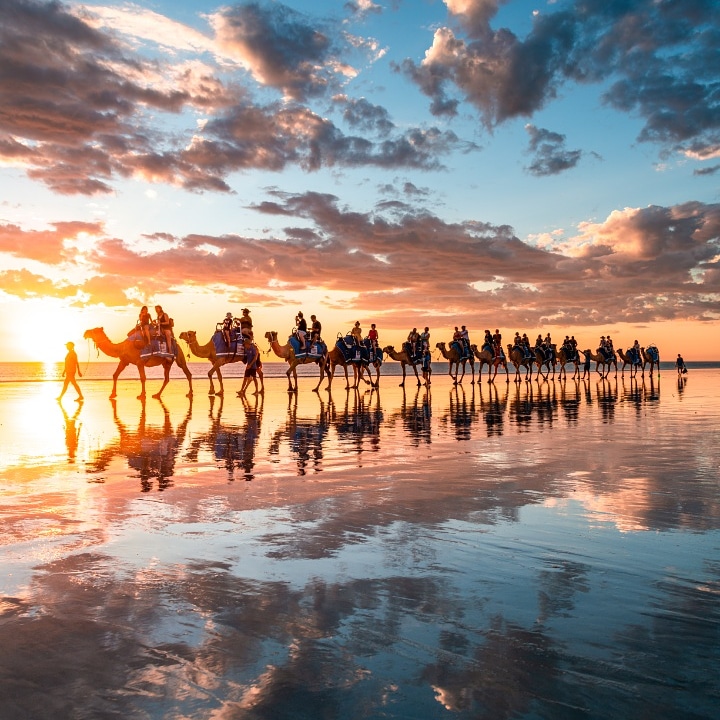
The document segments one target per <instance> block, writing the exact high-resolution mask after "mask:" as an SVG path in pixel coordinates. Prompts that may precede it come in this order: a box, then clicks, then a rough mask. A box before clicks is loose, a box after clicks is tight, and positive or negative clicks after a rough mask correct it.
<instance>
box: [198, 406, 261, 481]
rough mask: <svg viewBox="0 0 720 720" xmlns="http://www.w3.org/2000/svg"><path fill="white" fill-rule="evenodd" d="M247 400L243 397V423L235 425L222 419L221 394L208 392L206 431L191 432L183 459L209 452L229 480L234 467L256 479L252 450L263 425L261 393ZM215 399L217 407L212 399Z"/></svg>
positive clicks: (234, 472) (248, 478) (255, 446)
mask: <svg viewBox="0 0 720 720" xmlns="http://www.w3.org/2000/svg"><path fill="white" fill-rule="evenodd" d="M253 398H254V399H253V400H252V401H251V400H249V399H248V398H247V397H245V396H243V397H242V398H241V399H242V404H243V410H244V412H245V424H244V425H242V426H241V425H237V424H233V423H229V422H223V420H222V415H223V405H224V396H222V395H211V396H210V409H209V411H208V418H209V420H210V425H209V429H208V431H207V432H205V433H193V437H192V440H191V441H190V443H189V446H188V450H187V453H186V454H185V459H187V460H188V461H190V462H197V460H198V456H199V454H200V451H201V450H205V451H206V452H210V453H212V456H213V458H214V460H215V461H216V462H217V463H222V466H223V467H224V468H225V470H226V471H227V479H228V482H233V481H234V480H235V475H236V470H238V469H239V470H241V471H242V473H243V477H244V478H245V480H246V481H251V480H253V479H254V478H255V474H254V468H255V451H256V449H257V443H258V440H259V438H260V431H261V427H262V416H263V404H264V400H265V398H264V396H263V395H258V396H253ZM216 400H217V402H218V407H217V410H216V409H215V402H216Z"/></svg>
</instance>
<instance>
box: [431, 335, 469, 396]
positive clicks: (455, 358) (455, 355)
mask: <svg viewBox="0 0 720 720" xmlns="http://www.w3.org/2000/svg"><path fill="white" fill-rule="evenodd" d="M435 347H436V348H437V349H438V350H439V351H440V352H441V353H442V356H443V357H444V358H445V359H446V360H447V361H448V375H449V376H450V377H451V378H452V380H453V385H457V384H458V383H461V382H462V381H463V378H464V377H465V365H466V364H467V363H470V369H471V370H472V382H471V383H470V384H471V385H474V384H475V356H474V355H471V356H470V357H469V358H461V357H460V353H459V352H458V351H457V350H456V349H455V348H454V347H453V346H452V345H451V346H450V349H449V350H448V349H447V348H446V347H445V343H444V342H439V343H437V345H435ZM460 363H462V375H461V376H460V379H459V380H458V372H459V371H460ZM453 365H454V366H455V375H453V372H452V370H453Z"/></svg>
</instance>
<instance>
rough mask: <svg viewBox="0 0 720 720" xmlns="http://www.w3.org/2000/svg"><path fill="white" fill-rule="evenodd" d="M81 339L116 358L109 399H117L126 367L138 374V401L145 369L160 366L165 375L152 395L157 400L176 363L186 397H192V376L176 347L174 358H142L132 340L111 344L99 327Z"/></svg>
mask: <svg viewBox="0 0 720 720" xmlns="http://www.w3.org/2000/svg"><path fill="white" fill-rule="evenodd" d="M83 337H85V338H90V340H92V341H93V342H94V343H95V347H96V348H97V349H98V350H100V351H101V352H103V353H105V355H108V356H109V357H113V358H118V366H117V368H116V370H115V372H114V373H113V386H112V392H111V393H110V398H114V397H117V381H118V378H119V377H120V373H122V371H123V370H124V369H125V368H126V367H127V366H128V365H135V366H136V367H137V369H138V372H139V374H140V385H141V388H142V389H141V391H140V394H139V395H138V398H139V399H142V398H144V397H145V368H146V367H156V366H157V365H162V368H163V371H164V373H165V375H164V378H163V384H162V387H161V388H160V390H158V392H156V393H155V394H154V395H153V397H154V398H159V397H160V395H161V394H162V391H163V390H164V389H165V386H166V385H167V384H168V383H169V382H170V368H171V367H172V364H173V362H176V363H177V365H178V367H179V368H180V369H181V370H182V371H183V372H184V373H185V377H186V378H187V381H188V386H189V390H188V393H187V397H192V394H193V388H192V375H191V374H190V370H189V369H188V366H187V362H186V361H185V355H184V354H183V353H181V352H180V349H179V348H177V347H176V349H175V357H174V358H168V357H163V356H161V355H150V356H149V357H146V358H143V357H141V356H140V348H138V347H136V344H135V341H134V340H133V339H131V338H127V339H125V340H123V341H122V342H120V343H114V342H111V341H110V339H109V338H108V336H107V335H106V334H105V330H103V328H101V327H99V328H93V329H91V330H86V331H85V334H84V336H83Z"/></svg>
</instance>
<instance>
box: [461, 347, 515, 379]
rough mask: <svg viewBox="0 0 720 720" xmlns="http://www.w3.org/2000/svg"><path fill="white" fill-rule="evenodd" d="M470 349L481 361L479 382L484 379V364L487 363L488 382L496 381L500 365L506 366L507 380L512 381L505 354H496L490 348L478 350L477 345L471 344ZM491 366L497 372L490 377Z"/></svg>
mask: <svg viewBox="0 0 720 720" xmlns="http://www.w3.org/2000/svg"><path fill="white" fill-rule="evenodd" d="M470 350H472V353H473V355H474V356H475V357H476V358H477V359H478V361H479V362H480V369H479V370H478V382H481V381H482V369H483V365H485V364H487V366H488V382H494V381H495V376H496V375H497V369H498V365H501V366H502V367H504V368H505V381H506V382H510V374H509V372H508V364H507V360H506V359H505V357H504V356H499V357H498V356H496V355H495V354H494V353H492V352H490V351H489V350H478V346H477V345H471V346H470ZM490 368H492V369H493V370H494V371H495V372H494V373H493V376H492V377H490Z"/></svg>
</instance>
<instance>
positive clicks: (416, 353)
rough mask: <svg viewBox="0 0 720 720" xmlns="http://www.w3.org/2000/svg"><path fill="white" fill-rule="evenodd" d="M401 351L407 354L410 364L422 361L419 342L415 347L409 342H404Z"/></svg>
mask: <svg viewBox="0 0 720 720" xmlns="http://www.w3.org/2000/svg"><path fill="white" fill-rule="evenodd" d="M403 350H405V352H406V353H407V356H408V357H409V358H410V362H411V363H419V362H420V361H421V360H422V356H423V352H422V343H421V342H418V343H416V344H415V345H412V344H411V343H409V342H404V343H403Z"/></svg>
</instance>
